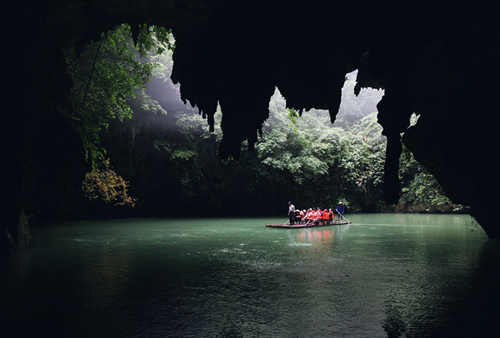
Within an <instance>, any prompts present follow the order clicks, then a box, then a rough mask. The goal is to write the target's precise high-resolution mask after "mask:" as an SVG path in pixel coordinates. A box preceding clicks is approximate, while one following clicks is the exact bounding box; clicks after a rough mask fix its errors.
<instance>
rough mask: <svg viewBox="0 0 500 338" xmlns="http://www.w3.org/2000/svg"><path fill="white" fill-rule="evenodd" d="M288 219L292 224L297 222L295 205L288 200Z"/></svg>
mask: <svg viewBox="0 0 500 338" xmlns="http://www.w3.org/2000/svg"><path fill="white" fill-rule="evenodd" d="M288 219H289V220H290V224H291V225H293V224H294V223H295V205H293V204H292V202H291V201H288Z"/></svg>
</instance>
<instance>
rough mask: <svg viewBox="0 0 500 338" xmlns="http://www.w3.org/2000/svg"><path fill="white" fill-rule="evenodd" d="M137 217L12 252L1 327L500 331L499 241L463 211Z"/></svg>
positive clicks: (276, 332)
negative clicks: (324, 221) (338, 219)
mask: <svg viewBox="0 0 500 338" xmlns="http://www.w3.org/2000/svg"><path fill="white" fill-rule="evenodd" d="M348 219H349V220H350V221H351V222H352V223H353V224H351V225H339V226H327V227H317V228H308V229H276V228H266V227H264V225H265V224H275V223H284V222H285V221H286V217H284V218H282V219H271V218H269V219H256V218H250V219H182V220H172V219H127V220H113V221H85V222H72V223H59V224H55V225H53V226H50V227H46V228H40V229H38V230H37V232H36V236H35V238H34V242H33V245H32V248H31V249H30V251H29V252H26V253H22V254H19V255H17V256H14V257H11V258H7V259H3V260H1V261H0V268H1V271H2V275H1V278H0V287H1V290H0V296H1V299H2V301H1V305H0V327H1V328H2V329H0V336H1V337H42V336H43V337H472V336H477V337H497V336H498V335H497V333H498V332H499V329H500V325H499V324H498V318H500V317H499V315H500V310H499V301H500V296H499V295H500V292H499V290H498V289H499V285H500V284H499V282H500V278H499V271H500V265H499V261H500V259H499V257H500V243H499V242H498V241H494V240H488V239H487V237H486V235H485V234H484V231H482V229H481V228H480V227H475V225H474V224H472V223H471V219H470V217H469V216H465V215H401V214H398V215H390V214H368V215H366V214H365V215H349V217H348Z"/></svg>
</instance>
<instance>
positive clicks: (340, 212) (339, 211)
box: [335, 201, 344, 222]
mask: <svg viewBox="0 0 500 338" xmlns="http://www.w3.org/2000/svg"><path fill="white" fill-rule="evenodd" d="M335 210H336V211H337V214H338V215H339V218H338V220H339V222H340V218H341V217H344V216H343V215H344V203H342V201H340V202H339V204H338V205H337V209H335Z"/></svg>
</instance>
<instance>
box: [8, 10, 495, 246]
mask: <svg viewBox="0 0 500 338" xmlns="http://www.w3.org/2000/svg"><path fill="white" fill-rule="evenodd" d="M471 6H474V7H471ZM471 6H468V7H466V6H456V5H453V6H447V7H444V6H443V7H442V8H438V7H437V6H436V5H435V4H433V5H432V6H431V5H428V6H427V5H426V4H425V3H423V2H418V4H414V3H412V2H405V3H401V2H398V5H397V6H392V5H391V4H381V3H379V2H373V1H370V2H368V1H361V2H360V1H358V2H346V1H343V2H339V3H337V2H332V1H319V0H318V1H315V0H309V1H292V2H290V1H285V0H266V1H264V0H256V1H246V2H243V1H241V2H240V1H232V0H220V1H218V0H165V1H151V0H140V1H139V0H128V1H121V0H99V1H92V0H88V1H73V0H65V1H62V0H54V1H47V2H40V1H32V2H29V1H28V2H23V3H22V4H20V3H16V5H15V9H14V11H13V13H14V14H13V15H11V16H10V17H9V19H10V20H11V21H10V23H9V22H8V24H9V25H10V27H16V30H15V32H14V33H11V34H10V35H9V37H8V41H7V42H8V43H7V44H6V45H8V46H11V47H12V50H14V51H15V52H16V57H15V58H14V60H13V66H12V67H10V69H9V70H10V71H11V72H9V73H8V76H7V78H8V79H11V80H12V82H13V84H14V85H13V86H10V88H11V89H10V91H7V92H4V95H6V100H5V101H9V102H10V103H9V106H8V109H7V110H6V111H7V114H6V115H7V117H6V121H7V123H9V125H11V126H12V128H10V129H9V130H8V131H7V132H6V133H5V134H4V135H3V144H4V145H5V147H4V149H3V150H2V158H3V159H9V164H8V165H6V166H5V167H7V175H6V176H7V177H9V178H12V180H10V181H9V183H8V184H7V193H8V194H9V196H11V197H12V201H11V204H10V205H8V206H7V207H6V214H8V215H7V216H6V218H7V219H8V222H9V224H12V227H13V226H14V224H17V221H15V220H16V218H17V216H18V215H19V213H20V210H21V205H22V204H23V201H25V200H26V196H27V194H28V196H32V197H33V198H35V197H34V196H37V195H36V194H35V195H29V193H28V192H29V191H33V189H34V187H35V186H37V183H36V182H39V181H40V180H41V179H42V178H41V176H40V178H35V176H34V175H33V173H36V172H37V170H39V169H37V164H36V163H38V162H40V161H41V163H43V161H42V160H40V159H37V160H36V161H33V162H30V161H28V160H27V158H28V157H29V156H28V154H32V151H34V150H33V149H34V148H32V147H31V145H32V144H33V143H32V142H31V141H29V138H26V137H25V136H26V135H29V134H30V130H31V129H30V128H35V130H36V129H37V128H40V127H39V126H40V124H39V122H38V121H40V119H42V120H43V119H46V121H57V119H58V118H57V117H55V116H56V112H57V106H58V105H64V104H65V95H67V88H69V85H68V84H67V81H68V77H67V76H66V75H65V73H64V71H65V64H64V60H62V58H61V53H60V51H61V49H63V48H67V47H70V46H74V47H75V48H76V49H77V50H81V49H82V48H83V45H84V44H85V43H87V42H89V41H90V40H97V39H98V38H99V36H100V34H101V32H103V31H105V30H107V29H109V28H112V27H114V26H115V25H117V24H119V23H122V22H128V23H130V24H131V25H132V27H134V31H135V34H137V32H138V29H137V27H138V25H139V24H149V25H162V26H165V27H167V28H171V29H172V30H173V32H174V35H175V37H176V50H175V54H174V72H173V74H172V79H173V80H174V82H179V83H180V84H181V93H182V98H183V99H184V100H186V102H187V101H189V102H190V103H191V104H193V105H197V106H198V107H199V109H200V112H201V113H202V114H204V115H205V116H207V117H208V121H209V123H213V114H214V112H215V107H216V105H217V103H220V105H221V107H222V111H223V115H224V117H223V122H222V128H223V131H224V140H223V142H222V143H221V146H220V149H219V154H220V155H221V156H222V157H224V158H227V157H229V156H232V157H238V155H239V151H240V144H241V142H242V141H243V140H245V139H246V140H248V141H249V143H250V144H252V143H253V142H254V141H255V140H256V138H257V135H258V131H259V129H260V127H261V125H262V122H263V121H264V120H265V119H266V118H267V117H268V110H267V104H268V101H269V97H270V96H271V95H272V94H273V92H274V88H275V87H276V86H277V87H278V88H279V90H280V92H281V93H282V94H283V95H284V96H285V98H286V99H287V104H288V105H289V106H290V107H293V108H295V109H297V110H299V111H301V112H302V111H304V110H306V111H307V110H308V109H310V108H321V109H328V110H329V111H330V115H331V119H332V121H334V120H335V116H336V114H337V111H338V107H339V104H340V91H341V88H342V86H343V83H344V77H345V74H346V73H347V72H350V71H352V70H354V69H359V73H358V86H357V90H358V91H359V90H362V88H364V87H372V88H382V89H384V90H385V96H384V98H383V99H382V101H381V102H380V103H379V106H378V107H379V122H380V123H381V125H382V126H383V128H384V131H383V133H384V134H385V135H387V137H388V139H389V146H388V147H389V148H388V155H387V156H388V157H387V163H386V178H385V184H386V198H387V200H388V201H389V202H390V203H393V202H395V201H397V199H398V198H399V189H398V179H397V176H396V175H397V162H398V161H397V159H398V157H399V153H400V151H401V146H402V145H401V135H402V134H403V133H404V136H403V138H402V140H403V143H404V145H405V146H406V147H408V148H409V149H410V150H411V151H412V152H413V153H414V154H415V157H416V158H417V160H418V161H419V162H421V163H422V164H423V165H425V167H426V168H427V169H428V170H429V171H430V172H431V173H432V174H433V175H434V176H435V177H436V178H437V180H438V181H439V183H440V184H441V185H442V186H443V189H444V191H445V192H446V193H447V194H448V195H449V196H450V197H451V198H452V200H453V201H454V202H455V203H462V204H466V205H469V206H470V207H471V213H472V215H474V216H475V217H476V219H477V220H478V221H479V223H480V224H481V225H482V226H483V228H484V229H485V230H486V232H487V233H488V235H489V236H490V237H492V238H500V227H499V226H498V224H497V222H496V220H495V217H494V215H493V213H494V211H493V210H495V207H496V205H495V198H494V197H493V194H494V192H495V191H496V190H498V186H499V184H498V180H497V179H496V178H495V173H496V170H495V169H496V165H497V160H496V156H495V155H496V153H497V145H498V140H497V139H496V135H495V132H494V125H495V119H494V116H495V112H496V111H497V110H498V107H497V104H496V95H497V92H498V90H499V89H500V88H499V84H498V81H496V80H497V79H498V78H499V69H498V64H499V62H498V61H499V57H500V44H499V43H498V42H499V41H498V40H499V36H500V35H499V33H500V29H499V27H498V20H497V19H496V18H495V16H494V11H491V10H489V9H488V7H487V6H481V5H480V4H478V3H474V4H473V5H471ZM14 102H16V103H14ZM413 112H415V113H416V114H417V115H418V116H419V121H418V123H417V125H416V126H413V127H411V128H409V129H407V128H408V118H409V116H410V115H411V114H412V113H413ZM61 123H64V122H61ZM58 130H59V129H58ZM47 132H51V133H53V131H52V130H50V127H48V129H47ZM20 135H21V136H20ZM35 135H38V136H36V137H37V138H38V139H37V140H32V141H33V142H39V143H40V142H41V143H40V144H43V142H46V141H45V139H44V136H42V135H41V134H36V133H35ZM64 137H69V138H71V136H69V135H66V136H64ZM30 147H31V148H30ZM54 158H55V157H54ZM59 158H60V156H59ZM37 161H38V162H37ZM62 162H63V161H62V160H61V163H62ZM27 163H31V164H29V165H27ZM74 163H75V162H73V164H71V165H69V167H72V166H74ZM61 165H62V164H61ZM44 166H45V167H46V165H45V164H44V165H42V166H41V167H42V168H43V167H44ZM48 167H50V166H48ZM62 168H64V165H62ZM66 169H67V168H66ZM27 177H31V178H32V179H31V180H27ZM43 179H45V178H43ZM49 179H53V178H49ZM67 179H68V180H70V178H69V177H68V178H67ZM30 189H31V190H30ZM70 190H71V189H68V190H67V191H66V192H65V193H69V191H70ZM30 203H32V202H30ZM4 207H5V206H4Z"/></svg>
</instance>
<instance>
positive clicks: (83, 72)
mask: <svg viewBox="0 0 500 338" xmlns="http://www.w3.org/2000/svg"><path fill="white" fill-rule="evenodd" d="M167 48H173V45H172V43H171V41H170V40H169V34H168V32H167V31H166V30H165V29H162V28H158V27H147V26H143V27H141V30H140V34H139V36H138V38H137V43H136V44H135V45H134V41H133V39H132V33H131V28H130V26H129V25H128V24H123V25H120V26H118V27H116V28H115V29H114V30H111V31H109V32H106V33H103V34H102V36H101V39H100V40H99V41H98V42H94V43H92V44H90V45H87V46H86V48H85V49H84V51H83V53H82V55H79V56H77V55H76V54H75V51H74V49H69V50H66V51H65V55H66V61H67V63H68V72H69V74H70V76H71V79H72V80H73V87H72V88H71V96H70V103H71V108H70V109H66V110H63V113H64V114H65V115H66V116H67V117H68V118H69V120H70V121H71V123H72V125H73V127H74V128H75V130H76V131H77V132H78V134H79V135H80V137H81V139H82V142H83V146H84V148H85V151H86V154H87V158H88V160H90V162H91V163H92V165H94V164H95V163H94V162H95V160H96V159H97V158H98V157H100V156H103V155H104V153H105V150H104V149H103V148H102V147H101V146H100V133H101V132H102V131H105V130H107V128H108V123H109V120H110V119H120V120H122V119H124V118H130V117H131V115H132V109H131V107H130V106H129V104H128V103H127V98H129V97H136V92H137V90H139V92H140V93H141V96H140V97H141V99H143V101H146V99H147V97H146V96H145V95H144V92H143V89H144V88H145V86H146V84H147V83H148V82H149V81H150V80H151V78H152V75H153V71H154V69H155V68H156V67H158V66H159V64H158V63H156V62H154V61H152V60H151V56H153V55H157V54H161V53H162V52H163V51H164V50H165V49H167ZM146 104H147V103H146Z"/></svg>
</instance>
